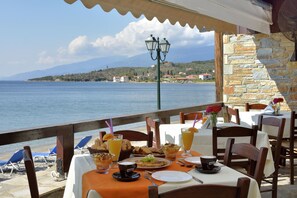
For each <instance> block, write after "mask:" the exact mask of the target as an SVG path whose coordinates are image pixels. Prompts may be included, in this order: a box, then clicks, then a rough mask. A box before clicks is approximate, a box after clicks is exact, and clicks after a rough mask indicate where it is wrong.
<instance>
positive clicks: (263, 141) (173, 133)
mask: <svg viewBox="0 0 297 198" xmlns="http://www.w3.org/2000/svg"><path fill="white" fill-rule="evenodd" d="M235 125H236V124H232V123H223V124H218V126H235ZM190 126H192V125H191V124H161V125H160V136H161V137H160V139H161V144H165V143H166V142H170V143H175V144H178V145H182V144H181V141H180V139H181V137H180V134H181V128H183V127H190ZM200 126H201V125H200ZM237 126H238V125H237ZM197 128H199V124H198V125H197ZM198 130H199V132H198V133H195V135H194V140H193V144H192V147H191V150H194V151H197V152H199V153H201V154H203V155H212V154H213V152H212V129H198ZM226 142H227V138H219V141H218V146H219V147H225V146H226ZM235 142H236V143H244V142H246V143H249V139H248V138H244V137H241V138H238V137H237V138H236V140H235ZM256 147H257V148H260V147H266V148H268V154H267V159H266V162H265V168H264V174H265V176H269V175H271V174H272V173H273V172H274V170H275V169H274V161H273V156H272V152H271V148H270V144H269V139H268V135H267V133H265V132H262V131H258V135H257V140H256Z"/></svg>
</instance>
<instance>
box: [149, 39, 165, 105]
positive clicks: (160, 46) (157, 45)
mask: <svg viewBox="0 0 297 198" xmlns="http://www.w3.org/2000/svg"><path fill="white" fill-rule="evenodd" d="M145 44H146V47H147V50H148V51H149V52H150V55H151V58H152V59H153V60H157V106H158V110H160V109H161V90H160V73H161V71H160V61H162V62H164V61H165V59H166V55H167V53H168V52H169V48H170V43H169V42H168V41H167V40H166V38H164V39H162V40H161V41H159V37H158V38H157V39H156V38H155V37H153V35H151V36H150V37H149V38H147V39H146V40H145ZM155 50H156V51H157V55H156V57H153V51H155ZM161 52H162V54H163V58H162V57H161Z"/></svg>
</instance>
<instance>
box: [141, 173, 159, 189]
mask: <svg viewBox="0 0 297 198" xmlns="http://www.w3.org/2000/svg"><path fill="white" fill-rule="evenodd" d="M144 178H145V179H147V180H149V181H151V182H152V185H153V186H158V185H157V184H156V183H155V182H154V181H153V180H152V178H151V176H150V174H149V173H148V172H145V173H144Z"/></svg>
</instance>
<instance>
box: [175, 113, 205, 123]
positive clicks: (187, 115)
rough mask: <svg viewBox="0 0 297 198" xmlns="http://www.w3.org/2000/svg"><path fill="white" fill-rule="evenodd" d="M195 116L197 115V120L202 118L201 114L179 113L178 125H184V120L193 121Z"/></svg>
mask: <svg viewBox="0 0 297 198" xmlns="http://www.w3.org/2000/svg"><path fill="white" fill-rule="evenodd" d="M196 115H197V120H198V119H202V118H203V113H202V112H191V113H184V112H179V120H180V123H181V124H185V121H186V120H195V117H196Z"/></svg>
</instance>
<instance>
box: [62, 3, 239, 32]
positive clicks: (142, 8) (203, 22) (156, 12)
mask: <svg viewBox="0 0 297 198" xmlns="http://www.w3.org/2000/svg"><path fill="white" fill-rule="evenodd" d="M64 1H65V2H67V3H69V4H73V3H74V2H76V1H77V0H64ZM80 1H81V2H82V3H83V5H84V6H85V7H86V8H88V9H92V8H93V7H94V6H96V5H100V7H101V8H102V9H103V10H104V11H105V12H110V11H111V10H112V9H116V10H117V12H118V13H120V14H121V15H126V14H127V13H128V12H131V14H132V15H133V16H134V17H135V18H139V17H140V16H141V15H144V16H145V18H147V19H148V20H152V19H153V18H154V17H156V18H157V19H158V20H159V21H160V22H161V23H163V22H164V21H165V20H166V19H168V20H169V21H170V23H171V24H173V25H174V24H176V23H177V22H178V23H179V24H180V25H181V26H185V25H186V24H188V25H189V26H190V27H191V28H194V27H195V26H196V27H197V28H198V29H200V30H202V29H203V30H204V31H210V30H215V31H217V32H223V33H233V34H235V33H236V31H237V27H236V25H233V24H230V23H227V22H224V21H221V20H217V19H214V18H212V17H208V16H205V15H201V14H199V13H194V12H189V11H186V10H182V9H179V8H177V7H171V6H168V5H164V4H160V3H157V2H152V1H150V0H80Z"/></svg>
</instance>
